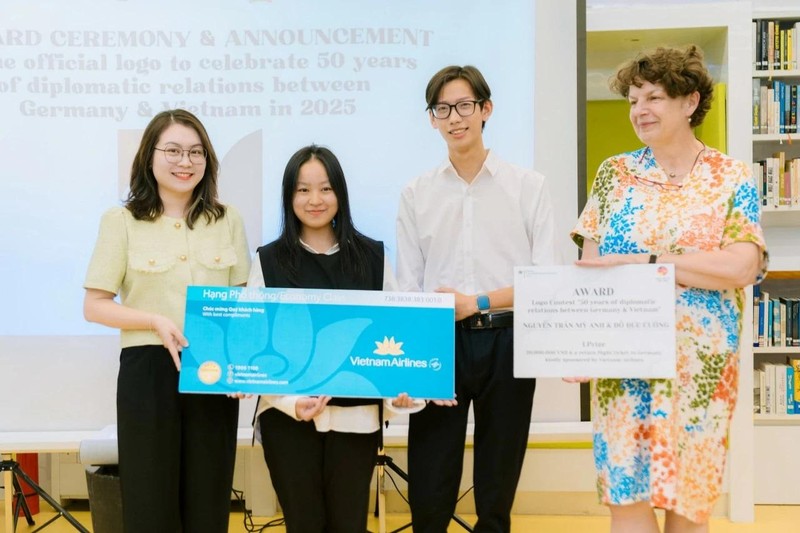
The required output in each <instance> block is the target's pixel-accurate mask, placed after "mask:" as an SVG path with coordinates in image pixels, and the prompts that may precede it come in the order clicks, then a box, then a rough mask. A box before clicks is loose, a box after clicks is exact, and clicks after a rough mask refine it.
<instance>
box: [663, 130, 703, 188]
mask: <svg viewBox="0 0 800 533" xmlns="http://www.w3.org/2000/svg"><path fill="white" fill-rule="evenodd" d="M698 140H700V139H698ZM700 144H702V145H703V147H702V148H700V151H699V152H697V155H696V156H694V162H692V166H691V168H689V172H686V173H685V174H680V175H679V174H678V173H677V172H669V171H667V176H669V179H671V180H674V179H676V178H677V177H679V176H680V177H681V178H682V177H684V176H688V175H689V174H691V173H692V171H693V170H694V166H695V165H696V164H697V161H698V159H700V154H702V153H703V152H705V151H706V145H705V143H704V142H703V141H700Z"/></svg>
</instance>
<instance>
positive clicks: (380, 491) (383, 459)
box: [375, 448, 472, 533]
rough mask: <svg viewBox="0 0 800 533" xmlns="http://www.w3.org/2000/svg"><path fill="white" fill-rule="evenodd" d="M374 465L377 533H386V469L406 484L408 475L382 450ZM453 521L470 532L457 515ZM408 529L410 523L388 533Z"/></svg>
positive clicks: (470, 528) (468, 526)
mask: <svg viewBox="0 0 800 533" xmlns="http://www.w3.org/2000/svg"><path fill="white" fill-rule="evenodd" d="M376 465H377V467H378V476H377V478H378V487H377V491H376V498H375V516H377V517H378V524H379V526H378V527H379V529H378V533H386V497H385V496H384V481H385V476H386V469H387V468H388V469H389V470H391V471H392V472H394V473H395V474H397V475H398V476H400V478H401V479H403V481H405V482H406V483H408V474H406V473H405V472H403V469H402V468H400V467H399V466H397V465H396V464H395V463H394V460H393V459H392V458H391V457H389V456H388V455H386V453H385V451H384V449H383V448H381V449H380V450H378V460H377V462H376ZM453 521H454V522H455V523H457V524H458V525H460V526H461V527H463V528H464V529H465V530H467V531H472V526H471V525H469V523H467V522H466V521H465V520H464V519H463V518H461V517H460V516H458V515H457V514H453ZM410 527H411V523H408V524H406V525H404V526H402V527H399V528H397V529H394V530H392V531H390V532H389V533H397V532H398V531H403V530H404V529H408V528H410Z"/></svg>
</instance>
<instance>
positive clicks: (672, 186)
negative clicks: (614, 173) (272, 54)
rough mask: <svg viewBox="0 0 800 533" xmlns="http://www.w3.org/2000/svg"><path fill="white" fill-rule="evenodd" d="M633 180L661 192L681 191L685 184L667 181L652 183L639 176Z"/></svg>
mask: <svg viewBox="0 0 800 533" xmlns="http://www.w3.org/2000/svg"><path fill="white" fill-rule="evenodd" d="M633 179H635V180H636V181H638V182H639V183H641V184H642V185H644V186H646V187H650V188H652V189H658V190H659V191H679V190H681V189H682V188H683V183H669V182H666V181H652V180H648V179H645V178H640V177H639V176H634V177H633Z"/></svg>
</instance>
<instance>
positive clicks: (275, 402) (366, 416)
mask: <svg viewBox="0 0 800 533" xmlns="http://www.w3.org/2000/svg"><path fill="white" fill-rule="evenodd" d="M300 244H301V245H302V246H303V248H305V249H306V250H308V251H309V252H311V253H319V252H317V251H316V250H314V249H313V248H311V247H310V246H309V245H308V244H306V243H304V242H303V241H302V240H301V241H300ZM338 252H339V244H338V243H337V244H334V245H333V246H332V247H331V248H330V249H329V250H328V251H326V252H325V255H333V254H335V253H338ZM383 264H384V269H383V290H385V291H396V290H398V289H397V281H396V279H395V277H394V273H393V272H392V267H391V265H390V264H389V261H388V260H386V259H385V258H384V262H383ZM264 285H265V284H264V274H263V272H262V271H261V260H260V259H259V257H258V256H257V255H256V258H255V260H254V261H253V266H252V268H251V269H250V278H249V279H248V280H247V286H248V287H264ZM298 398H300V396H293V395H288V394H287V395H280V396H279V395H270V396H266V395H262V396H259V397H258V406H257V408H256V417H255V424H254V425H255V431H254V435H255V437H256V439H258V441H259V442H261V432H260V431H259V423H258V415H260V414H261V413H263V412H264V411H266V410H267V409H270V408H275V409H279V410H280V411H282V412H283V413H285V414H287V415H289V416H290V417H292V418H294V419H295V420H300V419H299V418H297V415H296V411H295V405H296V403H297V399H298ZM383 404H384V410H383V412H384V418H386V419H388V418H391V417H392V415H395V414H403V413H414V412H417V411H419V410H421V409H422V408H423V407H425V401H424V400H415V401H414V406H413V407H409V408H400V407H394V406H393V405H392V398H386V399H385V400H384V402H383ZM314 426H315V427H316V429H317V431H323V432H324V431H338V432H342V433H374V432H375V431H378V429H379V428H380V421H379V420H378V406H377V405H355V406H352V407H343V406H340V405H327V406H325V409H323V410H322V412H321V413H319V414H318V415H317V416H315V417H314Z"/></svg>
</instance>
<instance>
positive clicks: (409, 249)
mask: <svg viewBox="0 0 800 533" xmlns="http://www.w3.org/2000/svg"><path fill="white" fill-rule="evenodd" d="M554 234H555V224H554V221H553V207H552V204H551V202H550V194H549V192H548V189H547V184H546V183H545V178H544V176H542V175H541V174H539V173H538V172H535V171H533V170H529V169H524V168H521V167H517V166H514V165H511V164H509V163H506V162H505V161H502V160H501V159H500V158H498V157H497V156H495V155H494V152H491V151H489V153H488V154H487V156H486V160H485V161H484V163H483V167H482V168H481V170H480V172H478V175H477V176H475V179H474V180H473V181H472V183H467V182H466V181H465V180H464V179H462V178H461V177H460V176H459V175H458V173H457V172H456V169H455V167H453V164H452V163H451V162H450V161H449V160H447V161H445V162H444V163H442V164H441V165H440V166H439V167H437V168H435V169H433V170H431V171H430V172H427V173H425V174H423V175H421V176H419V177H418V178H416V179H415V180H413V181H412V182H411V183H409V184H408V185H407V186H406V187H405V188H404V189H403V192H402V195H401V199H400V208H399V211H398V215H397V279H398V282H399V284H400V290H403V291H424V292H432V291H434V290H436V289H437V288H439V287H452V288H454V289H455V290H457V291H458V292H461V293H464V294H481V293H486V292H489V291H493V290H496V289H500V288H503V287H510V286H512V285H513V284H514V267H515V266H530V265H551V264H554V263H555V235H554Z"/></svg>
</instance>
